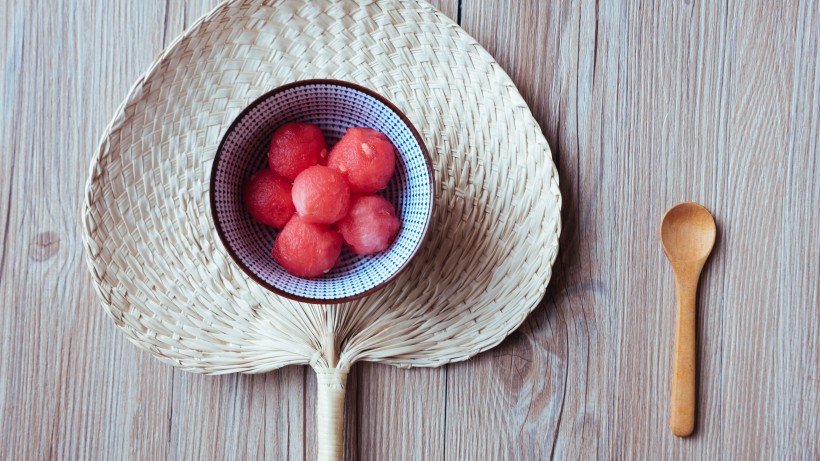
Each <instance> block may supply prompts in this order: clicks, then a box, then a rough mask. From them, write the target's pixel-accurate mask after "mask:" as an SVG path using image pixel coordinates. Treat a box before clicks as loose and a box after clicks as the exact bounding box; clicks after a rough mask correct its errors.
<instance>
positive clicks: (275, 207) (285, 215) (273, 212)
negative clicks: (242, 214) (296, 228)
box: [242, 169, 296, 228]
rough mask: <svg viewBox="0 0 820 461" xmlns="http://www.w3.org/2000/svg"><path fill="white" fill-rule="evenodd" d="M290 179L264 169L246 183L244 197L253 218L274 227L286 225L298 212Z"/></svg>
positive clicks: (246, 206) (246, 207)
mask: <svg viewBox="0 0 820 461" xmlns="http://www.w3.org/2000/svg"><path fill="white" fill-rule="evenodd" d="M291 189H292V186H291V184H290V181H288V180H287V179H284V178H282V177H281V176H279V175H277V174H276V173H274V172H273V171H271V170H268V169H264V170H261V171H259V172H257V173H256V174H255V175H253V176H251V177H250V179H248V181H247V182H246V183H245V186H244V188H243V191H242V199H243V201H244V202H245V209H246V210H248V213H250V214H251V217H253V219H255V220H257V221H259V222H261V223H262V224H267V225H268V226H272V227H277V228H280V227H284V226H285V224H287V222H288V221H289V220H290V218H291V217H293V215H294V214H295V213H296V208H294V206H293V199H292V191H291Z"/></svg>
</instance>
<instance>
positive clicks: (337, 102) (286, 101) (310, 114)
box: [210, 80, 434, 303]
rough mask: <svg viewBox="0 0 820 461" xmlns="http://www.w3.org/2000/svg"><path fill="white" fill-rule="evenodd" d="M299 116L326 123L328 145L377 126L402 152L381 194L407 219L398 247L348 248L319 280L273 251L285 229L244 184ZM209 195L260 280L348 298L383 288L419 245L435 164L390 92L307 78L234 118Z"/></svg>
mask: <svg viewBox="0 0 820 461" xmlns="http://www.w3.org/2000/svg"><path fill="white" fill-rule="evenodd" d="M297 121H298V122H309V123H313V124H315V125H317V126H319V128H321V130H322V133H323V134H324V136H325V139H326V141H327V143H328V147H332V146H333V145H334V144H335V143H336V142H337V141H338V140H339V139H341V137H342V136H343V135H344V134H345V131H347V129H348V128H351V127H356V126H363V127H368V128H373V129H376V130H378V131H381V132H382V133H384V134H385V135H387V137H388V138H389V139H390V141H391V142H392V143H393V145H394V146H395V148H396V153H397V155H396V169H395V173H394V174H393V177H392V178H391V179H390V182H389V183H388V185H387V188H386V189H385V190H383V191H380V192H379V195H381V196H383V197H385V198H386V199H387V200H389V201H390V202H391V203H392V204H393V206H394V207H395V208H396V216H398V217H399V219H400V220H401V229H400V230H399V233H398V235H397V236H396V238H395V239H394V241H393V243H392V245H391V246H390V248H388V249H387V250H385V251H383V252H381V253H378V254H375V255H368V256H359V255H356V254H354V253H352V252H351V251H350V250H349V249H347V248H346V247H344V248H343V249H342V253H341V255H340V257H339V261H338V262H337V264H336V266H335V267H334V268H333V269H331V270H330V272H328V273H327V274H324V275H322V276H320V277H317V278H313V279H304V278H299V277H296V276H294V275H291V274H289V273H288V272H287V271H285V270H284V269H283V268H282V266H280V265H279V264H278V263H277V262H276V261H275V260H274V259H273V257H272V256H271V249H272V248H273V243H274V240H275V239H276V235H277V233H278V230H276V229H273V228H271V227H268V226H266V225H264V224H260V223H258V222H256V221H254V220H253V219H252V218H251V216H250V214H249V213H248V212H247V211H246V210H245V207H244V205H243V203H242V185H243V184H244V183H245V181H246V180H247V179H248V178H250V176H251V175H253V174H254V173H256V172H257V171H259V170H260V169H262V168H264V167H266V165H267V153H268V146H269V144H270V139H271V136H272V135H273V133H274V131H276V129H277V128H279V127H280V126H282V125H283V124H285V123H288V122H297ZM210 200H211V214H212V218H213V223H214V226H215V227H216V231H217V234H219V238H220V240H221V241H222V243H223V245H224V246H225V249H226V250H227V252H228V254H229V255H230V256H231V258H233V260H234V261H235V262H236V264H237V265H238V266H239V267H240V268H241V269H242V270H243V271H245V272H246V273H247V274H248V275H249V276H250V277H251V278H252V279H253V280H255V281H256V282H258V283H259V284H260V285H262V286H264V287H265V288H267V289H269V290H271V291H273V292H275V293H277V294H279V295H282V296H285V297H287V298H290V299H293V300H297V301H303V302H309V303H341V302H346V301H351V300H354V299H357V298H360V297H363V296H365V295H368V294H370V293H372V292H374V291H376V290H378V289H380V288H382V287H384V286H385V285H386V284H387V283H388V282H390V281H391V280H392V279H394V278H395V277H396V276H397V275H398V274H399V273H400V272H401V271H402V270H403V269H404V268H405V267H407V265H408V263H409V262H410V260H411V259H412V258H413V256H414V255H415V254H416V252H417V251H418V250H419V248H420V247H421V245H422V243H423V241H424V238H425V236H426V234H427V231H428V228H429V226H430V219H431V217H432V214H433V202H434V179H433V169H432V165H431V162H430V156H429V153H428V151H427V148H426V147H425V145H424V142H423V140H422V138H421V136H420V135H419V133H418V130H416V129H415V127H413V125H412V124H411V123H410V121H409V120H408V118H407V117H406V116H405V115H404V114H403V113H402V112H401V111H400V110H399V109H398V108H396V106H395V105H393V104H392V103H391V102H390V101H388V100H387V99H386V98H384V97H382V96H380V95H378V94H376V93H374V92H373V91H371V90H369V89H367V88H364V87H361V86H358V85H356V84H353V83H348V82H343V81H338V80H302V81H297V82H294V83H290V84H287V85H284V86H280V87H278V88H275V89H273V90H272V91H270V92H268V93H266V94H264V95H262V96H261V97H259V98H258V99H256V100H255V101H253V102H252V103H251V104H250V105H249V106H248V107H247V108H246V109H245V110H243V111H242V112H241V113H240V114H239V116H238V117H237V118H236V119H235V120H234V121H233V123H232V124H231V125H230V127H229V128H228V130H227V131H226V132H225V134H224V136H223V137H222V141H221V142H220V144H219V148H218V150H217V152H216V156H215V157H214V161H213V166H212V168H211V188H210Z"/></svg>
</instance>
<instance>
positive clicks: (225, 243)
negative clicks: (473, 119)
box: [208, 79, 436, 304]
mask: <svg viewBox="0 0 820 461" xmlns="http://www.w3.org/2000/svg"><path fill="white" fill-rule="evenodd" d="M309 85H335V86H342V87H346V88H350V89H353V90H356V91H359V92H361V93H364V94H366V95H368V96H370V97H372V98H374V99H376V100H377V101H379V102H380V103H382V104H384V105H385V106H386V107H387V108H388V109H390V110H391V111H393V112H394V113H395V114H396V115H398V116H399V118H400V119H401V121H402V123H404V124H405V125H406V126H407V128H408V129H409V130H410V133H411V134H412V135H413V138H415V140H416V142H417V143H418V145H419V148H420V149H421V152H422V156H423V158H424V164H425V165H426V166H427V176H428V178H429V185H430V204H429V206H428V207H427V218H426V219H425V224H424V230H423V231H422V235H421V237H420V238H419V240H418V242H417V243H416V246H415V247H414V248H413V249H412V250H411V252H410V255H409V256H408V257H407V259H406V260H405V261H404V262H403V263H402V265H401V266H400V267H399V268H398V269H397V270H396V271H395V272H393V273H392V274H391V275H390V276H389V277H387V278H386V279H384V280H383V281H382V282H381V283H379V284H378V285H376V286H374V287H372V288H370V289H368V290H366V291H363V292H361V293H358V294H355V295H351V296H345V297H342V298H329V299H319V298H309V297H305V296H299V295H295V294H293V293H288V292H287V291H284V290H282V289H280V288H277V287H275V286H273V285H272V284H270V283H268V282H267V281H265V280H264V279H262V278H261V277H259V276H257V275H256V274H254V273H253V271H251V270H250V268H249V267H248V266H247V265H245V263H244V262H243V261H242V259H240V258H239V256H238V255H237V254H236V252H235V251H234V249H233V247H232V246H231V245H230V244H229V243H228V240H227V237H226V236H225V233H224V231H223V229H222V224H221V223H220V221H219V219H217V213H216V197H215V196H214V185H215V184H216V170H217V168H216V167H217V165H218V164H219V160H220V158H221V156H222V152H223V148H224V147H225V142H226V141H227V139H228V135H229V134H230V133H231V132H233V130H234V129H235V128H236V126H237V125H238V124H239V122H240V121H241V120H242V119H243V118H244V117H245V116H246V115H247V114H248V113H249V112H250V111H252V110H253V109H255V108H256V106H258V105H259V104H261V103H262V102H264V101H266V100H267V99H268V98H270V97H272V96H274V95H276V94H278V93H281V92H283V91H286V90H290V89H293V88H298V87H300V86H309ZM208 197H209V200H210V202H211V203H210V205H211V206H210V208H211V221H212V222H213V224H214V227H215V228H216V233H217V235H219V240H220V241H221V242H222V246H223V247H224V248H225V250H227V251H228V254H229V255H230V256H231V259H233V261H234V262H235V263H236V264H237V265H238V266H239V268H240V269H242V271H243V272H245V273H246V274H247V275H248V276H249V277H250V278H251V279H253V280H254V281H255V282H256V283H258V284H259V285H261V286H263V287H265V288H267V289H268V290H270V291H272V292H274V293H276V294H277V295H280V296H283V297H285V298H288V299H291V300H294V301H300V302H306V303H310V304H340V303H345V302H349V301H354V300H356V299H360V298H363V297H365V296H367V295H369V294H372V293H374V292H376V291H378V290H380V289H382V288H384V287H385V286H386V285H387V284H389V283H390V282H391V281H393V279H395V278H396V277H398V276H399V274H401V273H402V272H404V271H405V270H406V269H407V266H408V265H409V264H410V261H412V260H413V258H415V257H416V254H417V253H418V251H419V249H420V248H421V246H422V244H424V242H425V240H426V239H427V235H428V234H429V230H430V221H431V220H432V217H433V211H434V208H435V202H436V187H435V175H434V173H433V162H432V159H431V157H430V152H429V151H428V150H427V146H426V144H425V143H424V140H423V139H422V137H421V135H420V134H419V132H418V130H417V129H416V127H415V126H414V125H413V123H412V122H410V119H409V118H408V117H407V115H405V114H404V112H402V111H401V110H400V109H399V108H398V107H396V106H395V105H394V104H393V103H392V102H390V101H389V100H388V99H387V98H385V97H384V96H382V95H380V94H378V93H376V92H375V91H373V90H371V89H370V88H367V87H364V86H361V85H358V84H356V83H352V82H347V81H344V80H335V79H307V80H296V81H293V82H290V83H286V84H284V85H280V86H278V87H276V88H274V89H272V90H270V91H268V92H266V93H264V94H262V95H261V96H259V97H257V98H256V99H254V100H253V102H251V103H250V104H248V106H247V107H245V108H244V109H243V110H242V112H240V113H239V115H237V116H236V117H235V118H234V120H233V121H232V122H231V124H230V125H229V126H228V129H226V130H225V131H224V133H223V134H222V139H221V140H220V141H219V147H218V148H217V150H216V155H214V159H213V162H212V163H211V180H210V186H209V190H208Z"/></svg>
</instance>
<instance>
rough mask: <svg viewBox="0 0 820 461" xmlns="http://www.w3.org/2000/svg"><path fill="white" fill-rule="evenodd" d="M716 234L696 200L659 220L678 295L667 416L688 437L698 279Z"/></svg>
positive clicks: (691, 425) (691, 427)
mask: <svg viewBox="0 0 820 461" xmlns="http://www.w3.org/2000/svg"><path fill="white" fill-rule="evenodd" d="M716 236H717V227H716V226H715V219H714V218H713V217H712V214H711V213H709V210H707V209H706V208H704V207H702V206H701V205H698V204H697V203H692V202H684V203H679V204H678V205H675V206H673V207H672V208H670V209H669V210H668V211H667V212H666V214H665V215H664V216H663V220H662V221H661V244H662V245H663V251H664V253H666V257H667V258H668V259H669V262H670V264H671V265H672V270H673V271H674V272H675V285H676V286H677V298H678V299H677V301H678V310H677V323H676V325H675V368H674V375H673V378H672V408H671V416H670V420H669V424H670V427H671V428H672V433H673V434H675V435H677V436H678V437H688V436H689V435H691V434H692V432H694V430H695V406H696V405H695V390H696V388H697V383H696V379H695V377H696V359H697V341H696V338H697V334H696V325H697V322H696V304H697V292H698V279H700V271H701V270H702V269H703V264H704V263H705V262H706V258H708V257H709V254H710V253H711V252H712V248H713V247H714V245H715V237H716Z"/></svg>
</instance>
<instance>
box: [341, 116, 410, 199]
mask: <svg viewBox="0 0 820 461" xmlns="http://www.w3.org/2000/svg"><path fill="white" fill-rule="evenodd" d="M327 166H329V167H331V168H335V169H337V170H339V172H340V173H342V174H343V175H344V176H345V178H346V179H347V182H348V183H350V191H351V192H357V193H364V194H372V193H374V192H377V191H380V190H382V189H384V188H385V187H387V182H388V181H390V178H391V177H392V176H393V170H394V169H395V168H396V152H395V149H394V148H393V144H392V143H391V142H390V140H389V139H387V136H385V135H384V134H383V133H380V132H378V131H376V130H373V129H370V128H350V129H349V130H347V132H346V133H345V135H344V136H342V139H340V140H339V142H338V143H336V145H335V146H333V149H331V151H330V155H329V156H328V159H327Z"/></svg>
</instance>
